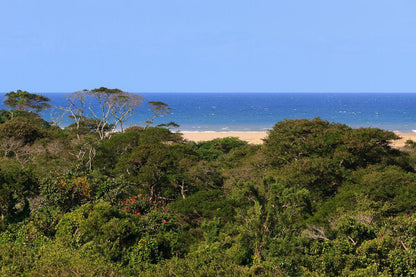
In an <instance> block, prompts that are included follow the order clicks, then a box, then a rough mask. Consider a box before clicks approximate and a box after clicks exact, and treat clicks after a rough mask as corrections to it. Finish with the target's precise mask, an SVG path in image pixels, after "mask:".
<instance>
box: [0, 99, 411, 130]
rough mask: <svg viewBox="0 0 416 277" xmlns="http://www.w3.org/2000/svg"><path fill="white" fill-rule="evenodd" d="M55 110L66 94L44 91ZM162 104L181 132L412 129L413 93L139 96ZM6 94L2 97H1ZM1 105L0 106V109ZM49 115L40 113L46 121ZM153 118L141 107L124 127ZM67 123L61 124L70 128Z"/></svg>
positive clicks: (158, 121)
mask: <svg viewBox="0 0 416 277" xmlns="http://www.w3.org/2000/svg"><path fill="white" fill-rule="evenodd" d="M44 95H45V96H47V97H49V98H50V99H51V104H52V105H53V106H67V105H68V104H67V102H66V94H65V93H45V94H44ZM141 95H142V96H144V98H145V100H146V101H163V102H165V103H167V104H169V105H170V107H171V108H172V113H171V114H170V115H166V116H164V117H163V118H160V119H158V120H157V122H156V123H167V122H170V121H174V122H176V123H177V124H179V125H180V127H179V130H181V131H265V130H268V129H270V128H272V127H273V125H274V124H275V123H276V122H278V121H281V120H283V119H299V118H308V119H311V118H314V117H320V118H322V119H325V120H328V121H331V122H340V123H345V124H347V125H349V126H351V127H378V128H382V129H386V130H392V131H402V132H412V131H413V130H416V93H141ZM2 97H4V94H1V95H0V100H2V99H1V98H2ZM1 107H3V108H4V106H2V104H0V108H1ZM49 114H50V112H48V111H46V112H43V116H44V117H45V119H46V120H48V119H49V118H50V116H49ZM150 118H151V111H150V108H149V107H148V106H147V105H146V104H144V105H143V106H141V107H139V108H138V110H137V113H136V114H135V116H134V117H132V118H131V119H130V120H129V121H128V122H127V124H125V126H131V125H143V124H144V121H145V120H148V119H150ZM69 123H70V122H69V119H66V120H65V121H64V122H63V125H67V124H69Z"/></svg>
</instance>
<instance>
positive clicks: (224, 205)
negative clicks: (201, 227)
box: [169, 190, 234, 225]
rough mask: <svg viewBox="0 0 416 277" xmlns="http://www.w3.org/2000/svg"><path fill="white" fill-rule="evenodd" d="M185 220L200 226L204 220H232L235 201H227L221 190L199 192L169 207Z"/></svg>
mask: <svg viewBox="0 0 416 277" xmlns="http://www.w3.org/2000/svg"><path fill="white" fill-rule="evenodd" d="M169 207H170V208H171V209H172V210H173V211H174V212H175V213H177V214H178V215H179V216H180V217H181V218H182V219H183V220H185V221H186V222H187V223H189V224H192V225H198V224H200V223H202V222H201V220H203V219H205V218H206V219H212V218H214V217H219V218H223V219H225V220H227V219H228V220H230V219H231V218H232V217H233V215H234V208H233V201H232V200H230V199H226V198H225V196H224V195H223V193H222V191H221V190H209V191H199V192H197V193H195V194H193V195H191V196H189V197H187V198H185V199H180V200H177V201H175V202H173V203H171V204H170V205H169Z"/></svg>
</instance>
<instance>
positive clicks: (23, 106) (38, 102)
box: [4, 89, 51, 112]
mask: <svg viewBox="0 0 416 277" xmlns="http://www.w3.org/2000/svg"><path fill="white" fill-rule="evenodd" d="M49 101H50V99H49V98H48V97H45V96H42V95H40V94H34V93H29V92H27V91H23V90H20V89H19V90H17V91H16V92H14V91H11V92H9V93H6V99H5V100H4V104H6V105H7V106H8V107H10V108H12V109H17V110H19V111H21V110H24V111H28V112H33V111H35V112H40V111H42V110H45V109H48V108H50V106H51V105H49V104H48V103H47V102H49Z"/></svg>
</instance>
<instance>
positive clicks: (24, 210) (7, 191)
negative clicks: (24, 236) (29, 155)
mask: <svg viewBox="0 0 416 277" xmlns="http://www.w3.org/2000/svg"><path fill="white" fill-rule="evenodd" d="M36 192H37V181H36V180H35V178H34V176H33V174H32V172H31V171H30V170H27V169H24V168H22V167H21V166H20V165H19V164H17V163H15V162H11V161H9V160H0V224H1V225H0V229H2V228H4V226H5V224H6V223H7V222H14V221H19V220H21V219H22V218H24V217H25V216H27V214H28V212H29V202H28V200H29V198H30V197H31V196H33V195H34V194H35V193H36Z"/></svg>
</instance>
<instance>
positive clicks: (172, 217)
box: [0, 88, 416, 276]
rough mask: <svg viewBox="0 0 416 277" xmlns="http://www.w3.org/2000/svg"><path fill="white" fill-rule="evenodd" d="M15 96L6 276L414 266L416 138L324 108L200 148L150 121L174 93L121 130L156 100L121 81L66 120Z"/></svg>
mask: <svg viewBox="0 0 416 277" xmlns="http://www.w3.org/2000/svg"><path fill="white" fill-rule="evenodd" d="M20 94H22V95H26V94H23V93H22V92H20ZM11 97H16V94H9V98H7V99H6V101H8V103H9V104H8V106H9V107H10V108H11V109H10V110H1V111H0V184H1V187H0V275H4V276H17V275H35V276H43V275H52V276H72V275H81V276H84V275H85V276H90V275H99V276H101V275H104V276H106V275H109V276H171V275H174V276H189V275H196V276H200V275H201V276H215V275H220V276H255V275H265V276H322V275H324V276H342V275H344V276H347V275H348V276H375V275H383V276H411V275H415V274H416V270H415V265H416V250H415V249H416V215H415V211H416V173H415V164H416V151H415V149H416V148H415V145H414V144H411V143H409V144H407V146H406V147H405V148H403V149H394V148H392V147H391V146H390V142H391V141H392V140H394V139H397V138H398V137H397V136H396V135H395V134H394V133H392V132H389V131H384V130H380V129H376V128H359V129H353V128H350V127H348V126H346V125H344V124H339V123H331V122H328V121H325V120H322V119H320V118H315V119H312V120H307V119H300V120H285V121H282V122H278V123H276V125H275V126H274V127H273V129H271V130H270V131H269V133H268V136H267V138H266V139H265V141H264V144H263V145H250V144H247V143H246V142H244V141H241V140H239V139H237V138H232V137H231V138H224V139H215V140H212V141H207V142H200V143H195V142H189V141H186V140H184V139H183V138H182V136H181V134H180V133H173V132H171V131H170V130H169V129H167V128H161V127H160V126H159V127H155V126H151V124H152V123H153V120H154V118H155V117H157V116H159V115H160V114H165V113H168V112H169V111H170V109H169V107H168V106H167V104H165V103H163V102H153V103H152V109H153V110H154V114H155V117H154V118H152V119H149V120H148V121H147V123H148V124H149V126H144V127H140V126H135V127H129V128H127V129H124V128H122V129H121V130H120V131H119V132H115V130H114V126H115V125H119V124H122V122H124V121H123V120H124V119H125V118H127V117H128V116H130V115H131V113H132V112H134V111H135V109H136V108H137V107H138V106H139V105H140V104H141V103H142V98H140V97H137V96H135V97H133V96H132V95H130V94H129V93H126V92H123V91H121V90H117V89H107V88H99V89H95V90H91V91H80V92H77V93H75V94H73V95H72V96H71V97H70V98H69V105H68V107H67V108H66V109H67V110H66V111H68V112H69V113H68V115H69V116H71V117H72V119H73V120H74V123H73V124H72V125H70V126H68V127H66V128H63V129H62V128H59V127H58V126H56V125H54V124H51V123H50V122H46V121H44V120H43V119H42V118H41V117H40V116H39V115H38V114H36V113H35V112H36V111H37V110H39V109H41V107H42V108H43V107H47V105H46V104H47V102H48V99H45V98H37V99H40V100H42V102H35V104H33V105H34V109H29V108H26V107H30V105H32V102H30V103H29V104H21V102H22V101H24V100H23V99H24V98H23V97H22V98H19V99H17V98H16V101H17V102H16V101H15V100H13V98H11ZM25 97H27V95H26V96H25ZM87 97H97V99H99V100H100V101H102V102H100V103H102V111H103V113H102V114H101V115H99V114H95V115H92V114H91V113H88V112H87V111H88V109H89V108H88V106H87V105H86V103H87V101H86V100H85V99H86V98H87ZM130 97H133V98H130ZM27 99H32V98H30V97H28V98H27ZM12 100H13V101H12ZM127 100H128V101H127ZM19 101H20V102H19ZM19 103H20V104H19ZM22 105H23V106H22ZM37 105H40V107H39V108H37V107H38V106H37ZM109 131H111V132H112V133H111V135H106V134H107V133H108V132H109Z"/></svg>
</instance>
